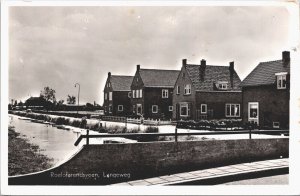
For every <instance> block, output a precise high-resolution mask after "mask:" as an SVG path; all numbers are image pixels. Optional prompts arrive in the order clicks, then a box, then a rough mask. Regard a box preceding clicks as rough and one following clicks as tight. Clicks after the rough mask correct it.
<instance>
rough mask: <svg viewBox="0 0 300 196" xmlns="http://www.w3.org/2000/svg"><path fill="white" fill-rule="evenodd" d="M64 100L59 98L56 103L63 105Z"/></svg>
mask: <svg viewBox="0 0 300 196" xmlns="http://www.w3.org/2000/svg"><path fill="white" fill-rule="evenodd" d="M64 102H65V100H63V99H61V100H59V101H58V102H57V105H63V104H64Z"/></svg>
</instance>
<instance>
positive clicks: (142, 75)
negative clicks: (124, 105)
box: [131, 65, 179, 119]
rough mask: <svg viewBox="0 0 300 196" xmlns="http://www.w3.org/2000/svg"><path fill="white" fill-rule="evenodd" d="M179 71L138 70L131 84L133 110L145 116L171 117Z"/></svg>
mask: <svg viewBox="0 0 300 196" xmlns="http://www.w3.org/2000/svg"><path fill="white" fill-rule="evenodd" d="M178 74H179V71H177V70H160V69H141V68H140V65H137V70H136V73H135V75H134V78H133V81H132V84H131V95H132V96H131V106H132V108H131V111H132V114H133V115H143V116H144V117H145V118H155V119H158V118H159V119H170V118H171V117H172V111H173V106H172V95H173V88H174V84H175V81H176V79H177V76H178Z"/></svg>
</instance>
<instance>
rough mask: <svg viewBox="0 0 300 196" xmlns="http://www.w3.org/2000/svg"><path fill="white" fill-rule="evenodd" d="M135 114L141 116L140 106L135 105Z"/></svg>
mask: <svg viewBox="0 0 300 196" xmlns="http://www.w3.org/2000/svg"><path fill="white" fill-rule="evenodd" d="M136 114H137V115H139V114H142V104H136Z"/></svg>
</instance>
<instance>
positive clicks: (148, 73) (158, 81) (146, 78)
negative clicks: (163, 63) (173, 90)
mask: <svg viewBox="0 0 300 196" xmlns="http://www.w3.org/2000/svg"><path fill="white" fill-rule="evenodd" d="M139 73H140V76H141V78H142V80H143V83H144V86H145V87H174V85H175V82H176V80H177V77H178V74H179V73H180V71H179V70H162V69H140V70H139Z"/></svg>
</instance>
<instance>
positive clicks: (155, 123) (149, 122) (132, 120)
mask: <svg viewBox="0 0 300 196" xmlns="http://www.w3.org/2000/svg"><path fill="white" fill-rule="evenodd" d="M102 120H104V121H112V122H123V123H125V122H127V123H133V124H144V125H153V126H158V125H171V124H172V121H171V120H170V121H162V120H154V119H149V118H148V119H143V118H127V117H121V116H102Z"/></svg>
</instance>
